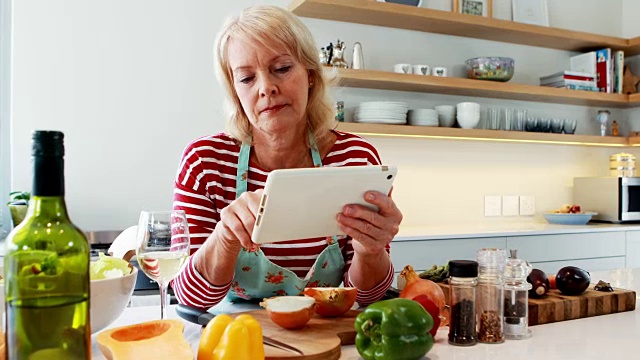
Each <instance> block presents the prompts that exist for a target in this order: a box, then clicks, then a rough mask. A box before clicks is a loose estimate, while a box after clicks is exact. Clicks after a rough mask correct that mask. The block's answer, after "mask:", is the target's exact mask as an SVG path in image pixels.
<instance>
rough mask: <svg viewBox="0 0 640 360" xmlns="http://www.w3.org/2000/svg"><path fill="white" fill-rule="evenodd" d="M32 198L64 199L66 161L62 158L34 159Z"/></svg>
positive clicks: (46, 157)
mask: <svg viewBox="0 0 640 360" xmlns="http://www.w3.org/2000/svg"><path fill="white" fill-rule="evenodd" d="M31 194H32V196H39V197H45V196H46V197H60V198H64V159H63V158H62V156H34V157H33V189H32V192H31Z"/></svg>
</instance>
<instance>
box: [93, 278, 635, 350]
mask: <svg viewBox="0 0 640 360" xmlns="http://www.w3.org/2000/svg"><path fill="white" fill-rule="evenodd" d="M592 279H602V280H605V281H609V282H611V285H613V286H619V287H624V288H629V289H633V290H636V292H640V291H639V290H640V269H622V270H614V271H604V272H597V273H596V272H594V273H592ZM638 305H640V304H638ZM158 317H159V307H158V306H147V307H135V308H127V309H126V310H125V312H124V313H123V314H122V315H121V316H120V317H119V318H118V319H117V320H116V321H115V322H114V323H113V324H111V325H110V326H109V327H110V328H113V327H118V326H123V325H129V324H134V323H139V322H143V321H149V320H155V319H157V318H158ZM169 318H172V319H179V317H178V316H177V315H176V313H175V306H171V307H170V308H169ZM184 323H185V332H184V334H185V337H186V339H187V341H189V343H191V344H192V347H193V349H194V354H195V350H196V349H197V345H198V341H199V336H200V326H198V325H195V324H192V323H189V322H186V321H185V322H184ZM531 330H532V336H531V338H529V339H527V340H507V341H506V342H504V343H502V344H490V345H489V344H477V345H475V346H471V347H457V346H452V345H449V344H448V343H447V341H446V338H447V331H448V328H447V327H443V328H441V329H439V330H438V333H437V335H436V345H435V346H434V347H433V349H432V350H431V351H430V352H429V353H428V354H427V357H425V359H430V360H441V359H454V360H467V359H468V360H471V359H473V360H483V359H487V360H489V359H492V360H494V359H495V360H500V359H505V360H512V359H535V360H539V359H594V360H595V359H598V360H600V359H631V358H635V357H637V355H632V354H634V353H635V354H638V352H640V341H638V340H639V339H640V312H639V311H638V310H636V311H631V312H624V313H617V314H610V315H603V316H596V317H591V318H586V319H578V320H571V321H563V322H558V323H551V324H544V325H538V326H533V327H531ZM95 338H96V335H94V336H93V337H92V341H93V359H104V357H103V355H102V353H100V350H99V349H98V347H97V344H96V342H95ZM341 359H361V358H360V356H359V355H358V352H357V350H356V349H355V347H354V346H343V347H342V357H341Z"/></svg>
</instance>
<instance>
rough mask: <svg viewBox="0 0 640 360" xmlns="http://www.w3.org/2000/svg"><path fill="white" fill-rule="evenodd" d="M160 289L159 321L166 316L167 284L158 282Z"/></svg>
mask: <svg viewBox="0 0 640 360" xmlns="http://www.w3.org/2000/svg"><path fill="white" fill-rule="evenodd" d="M158 287H159V288H160V320H164V319H165V317H166V316H167V284H166V283H160V282H158Z"/></svg>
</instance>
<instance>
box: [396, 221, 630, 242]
mask: <svg viewBox="0 0 640 360" xmlns="http://www.w3.org/2000/svg"><path fill="white" fill-rule="evenodd" d="M610 231H640V224H610V223H589V224H587V225H554V224H548V223H534V222H530V223H506V222H505V223H496V224H455V225H454V224H451V225H433V226H404V227H403V226H401V227H400V231H399V232H398V235H396V237H395V238H394V241H412V240H438V239H463V238H476V237H499V236H527V235H555V234H578V233H594V232H610Z"/></svg>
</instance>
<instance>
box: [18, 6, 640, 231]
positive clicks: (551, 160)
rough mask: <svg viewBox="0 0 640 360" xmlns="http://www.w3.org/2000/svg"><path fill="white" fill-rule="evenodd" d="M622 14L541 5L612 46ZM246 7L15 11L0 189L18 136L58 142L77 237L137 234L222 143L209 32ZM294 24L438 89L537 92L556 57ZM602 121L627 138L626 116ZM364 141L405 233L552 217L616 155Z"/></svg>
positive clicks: (587, 112)
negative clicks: (498, 84) (483, 86)
mask: <svg viewBox="0 0 640 360" xmlns="http://www.w3.org/2000/svg"><path fill="white" fill-rule="evenodd" d="M622 1H623V0H616V1H607V2H596V1H595V0H590V1H587V2H585V1H584V0H571V1H568V0H563V1H553V0H549V3H550V4H549V8H550V11H551V13H550V19H551V22H552V25H553V26H557V27H563V26H573V27H576V28H579V27H580V26H587V24H590V25H592V24H594V23H597V24H598V25H597V26H598V29H600V30H599V31H600V32H602V33H605V34H609V35H615V36H619V34H620V32H621V28H620V14H621V12H622V11H621V10H620V9H621V7H622V5H621V4H622ZM265 2H267V3H272V4H278V5H281V6H286V5H287V4H288V1H285V0H273V1H265ZM254 3H256V2H255V1H252V0H236V1H234V2H217V1H210V0H188V1H184V2H176V1H170V0H162V1H150V0H147V1H143V0H129V1H125V0H117V1H115V0H114V1H111V2H87V1H84V0H59V1H56V2H51V1H46V0H39V1H36V0H32V1H28V2H27V1H16V2H15V3H14V26H15V40H14V41H15V48H14V73H13V75H14V88H13V91H14V97H13V111H14V114H13V122H12V142H13V144H12V146H13V150H14V152H13V169H12V170H13V173H12V184H13V187H14V188H15V189H25V188H26V189H29V188H30V187H31V185H30V182H31V180H30V176H31V175H30V165H29V143H30V135H29V134H30V131H31V130H32V129H45V128H46V129H60V130H62V131H64V132H65V134H66V136H67V141H66V147H67V157H66V161H67V162H66V179H67V199H68V205H69V208H70V213H71V215H72V218H73V219H74V221H75V222H76V223H77V224H78V225H79V226H80V227H81V228H83V229H85V230H100V229H117V228H124V227H126V226H128V225H130V224H133V223H135V222H136V221H137V217H138V213H139V211H140V210H141V209H143V208H145V209H162V208H168V207H170V206H171V198H172V181H173V176H174V174H175V170H176V166H177V162H178V160H179V157H180V154H181V151H182V149H183V148H184V146H185V145H186V144H187V143H188V142H189V141H190V140H192V139H193V138H195V137H198V136H201V135H204V134H208V133H214V132H218V131H221V130H222V129H223V120H222V118H221V116H220V114H221V108H222V105H221V97H222V90H221V88H220V87H219V86H218V85H217V83H216V81H215V77H214V74H213V69H212V45H213V41H214V37H215V34H216V32H217V29H218V28H219V26H220V24H221V22H222V19H223V18H224V17H225V16H226V15H227V14H228V13H230V12H234V13H235V12H238V11H239V10H241V9H242V8H244V7H246V6H249V5H251V4H254ZM496 3H497V4H498V6H501V5H499V2H498V1H496ZM557 3H562V4H563V5H558V4H557ZM567 4H572V5H571V6H570V5H567ZM585 4H586V5H585ZM575 8H580V9H581V10H580V11H582V12H583V13H581V18H580V21H576V20H571V19H573V18H571V16H573V14H572V15H571V16H568V15H566V14H567V13H566V12H568V11H569V9H571V10H575ZM556 9H557V10H556ZM554 11H558V12H554ZM560 11H566V12H563V13H560ZM503 13H507V14H508V11H506V12H505V11H503ZM603 14H604V15H605V17H607V20H606V21H605V20H603ZM608 17H611V18H608ZM596 20H597V21H596ZM305 22H306V23H307V24H308V26H309V27H310V28H311V30H312V32H313V33H314V35H315V37H316V40H317V42H318V44H319V46H323V45H326V44H327V43H328V42H329V41H335V40H336V38H338V37H339V38H340V39H341V40H344V41H345V42H346V44H347V52H350V51H351V49H352V46H353V43H354V42H356V41H359V42H361V43H362V45H363V48H364V51H365V53H364V54H365V65H366V67H367V68H369V69H378V70H385V69H390V68H391V66H392V65H393V64H395V63H398V62H411V63H418V62H420V63H427V64H431V65H434V66H436V65H439V66H448V67H450V70H451V71H452V75H454V76H464V73H463V64H464V60H466V59H468V58H470V57H475V56H484V55H497V56H511V57H514V58H515V59H516V63H517V65H516V75H515V76H514V78H513V80H512V81H513V82H514V83H527V84H537V79H538V77H539V76H541V75H544V74H549V73H553V72H556V71H560V70H563V69H565V68H567V66H568V58H569V55H571V53H569V52H565V51H558V50H551V49H542V48H534V47H527V46H520V45H509V44H503V43H499V42H490V41H483V40H473V39H467V38H462V37H452V36H444V35H436V34H428V33H419V32H411V31H404V30H397V29H387V28H382V27H374V26H366V25H356V24H347V23H338V22H331V21H323V20H315V19H305ZM561 25H562V26H561ZM591 29H593V27H592V28H591ZM581 30H584V29H581ZM409 49H410V50H409ZM347 57H348V59H350V54H348V56H347ZM335 97H336V98H337V99H342V100H345V101H346V106H347V113H348V115H349V114H350V111H352V110H353V108H354V106H356V104H357V103H358V102H359V101H361V100H364V99H369V100H370V99H402V100H404V101H407V102H409V103H410V105H411V106H412V107H431V106H434V105H438V104H442V103H449V104H454V103H456V102H459V101H463V100H477V101H478V102H480V103H481V104H482V105H483V106H509V107H522V108H527V109H530V111H531V112H532V114H533V115H536V116H554V117H555V116H557V117H573V118H576V119H578V121H579V125H578V132H579V133H592V134H595V133H596V130H597V129H596V126H595V122H594V120H593V117H594V115H595V113H596V111H597V109H596V108H585V107H577V106H564V105H549V104H537V103H527V102H515V101H500V100H494V99H468V98H464V97H454V96H440V95H433V94H418V93H404V92H387V91H375V90H364V89H348V88H343V89H339V90H337V91H336V92H335ZM612 113H613V117H614V118H617V119H621V121H623V124H622V126H623V130H626V129H627V127H628V125H627V124H626V123H625V122H624V121H625V119H626V116H625V114H624V113H623V112H621V111H620V110H615V109H612ZM372 141H373V143H374V144H375V145H376V146H378V148H379V150H380V152H381V154H382V157H383V158H384V160H385V161H386V162H387V163H395V164H397V165H398V166H399V167H400V175H399V177H398V182H397V184H396V187H395V190H394V197H395V199H396V201H397V202H398V205H399V206H400V208H401V209H402V210H403V212H404V214H405V221H404V223H403V224H404V225H422V224H436V223H458V222H461V221H464V222H474V223H484V222H496V221H520V220H522V219H517V218H515V219H514V218H499V219H487V218H484V217H483V214H482V209H483V197H484V195H486V194H497V195H535V196H536V201H537V205H538V210H539V211H542V210H546V209H549V208H554V207H557V206H560V205H561V204H562V203H564V202H570V200H571V199H570V194H571V192H570V186H571V179H572V178H573V177H574V176H586V175H603V174H606V169H607V166H608V163H607V161H608V156H609V155H610V154H613V153H615V152H618V150H617V149H603V148H585V147H570V146H552V145H531V144H499V143H484V142H463V141H453V140H451V141H440V140H406V139H380V138H377V139H372ZM636 155H640V154H636ZM525 220H530V219H525Z"/></svg>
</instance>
